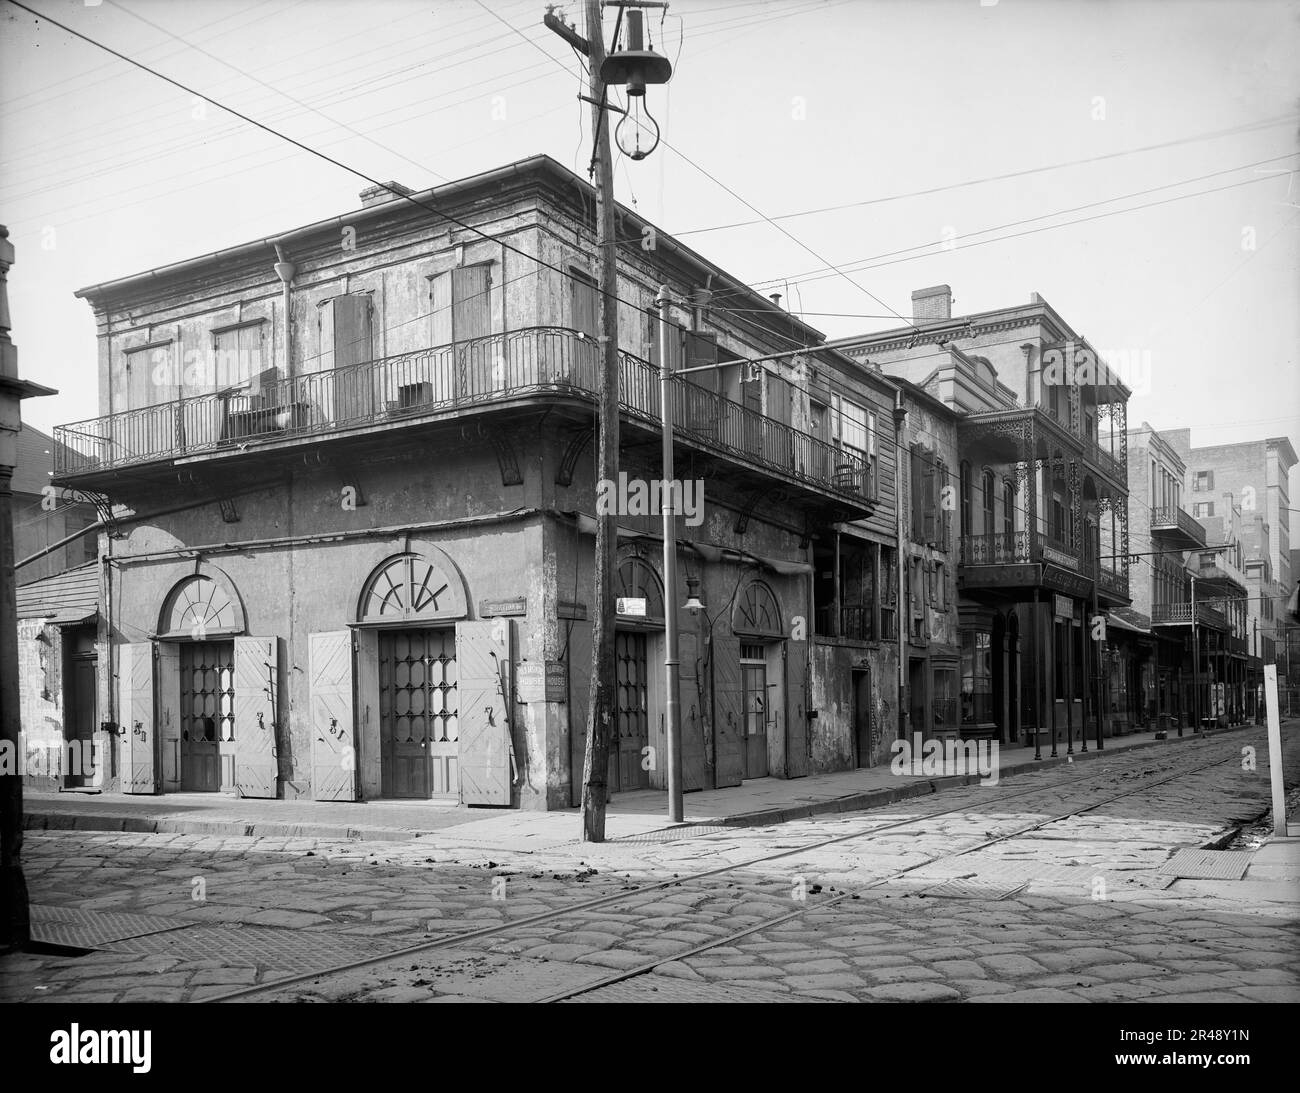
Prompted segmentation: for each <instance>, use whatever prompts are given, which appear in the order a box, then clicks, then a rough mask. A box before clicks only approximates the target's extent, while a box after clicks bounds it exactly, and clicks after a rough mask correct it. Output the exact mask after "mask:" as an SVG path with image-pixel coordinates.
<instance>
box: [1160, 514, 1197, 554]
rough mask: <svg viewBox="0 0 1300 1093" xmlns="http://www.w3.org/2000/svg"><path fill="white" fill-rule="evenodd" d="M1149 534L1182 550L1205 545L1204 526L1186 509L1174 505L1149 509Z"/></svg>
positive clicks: (1194, 548)
mask: <svg viewBox="0 0 1300 1093" xmlns="http://www.w3.org/2000/svg"><path fill="white" fill-rule="evenodd" d="M1151 534H1152V535H1154V536H1158V537H1159V538H1161V539H1164V540H1165V541H1167V542H1169V543H1171V544H1172V545H1173V546H1174V547H1176V548H1179V549H1182V550H1196V549H1199V548H1200V547H1203V546H1205V528H1204V527H1203V526H1202V525H1201V522H1200V521H1199V520H1197V519H1196V518H1195V517H1193V516H1192V514H1191V513H1189V512H1188V511H1187V510H1186V509H1183V508H1179V507H1176V506H1173V507H1169V508H1158V509H1152V510H1151Z"/></svg>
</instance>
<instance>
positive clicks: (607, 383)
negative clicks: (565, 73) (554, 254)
mask: <svg viewBox="0 0 1300 1093" xmlns="http://www.w3.org/2000/svg"><path fill="white" fill-rule="evenodd" d="M585 10H586V19H587V37H586V38H585V39H582V38H580V37H579V36H578V35H577V34H575V33H574V32H573V31H571V30H569V28H567V27H565V25H564V24H563V23H561V22H560V20H559V19H558V18H557V17H556V16H554V15H552V14H551V13H549V12H548V13H547V15H546V19H545V23H546V25H547V26H548V27H550V28H551V29H552V30H554V31H555V32H556V33H557V34H559V35H560V36H561V37H562V38H564V39H565V40H566V41H569V42H571V43H572V44H574V45H575V46H576V47H577V48H579V49H581V50H582V51H583V52H584V53H586V54H587V57H588V58H589V71H590V80H589V83H588V87H589V90H590V91H591V99H592V107H591V120H592V124H591V130H592V133H593V135H594V139H595V142H596V156H595V160H596V178H595V183H596V251H597V254H596V261H597V263H598V266H599V270H600V277H599V285H600V367H599V369H598V370H597V373H596V422H597V442H596V443H597V448H596V480H597V482H598V483H599V482H614V481H616V480H617V479H618V429H619V420H618V266H617V261H616V256H615V254H614V159H613V156H612V154H611V153H610V148H609V115H608V114H607V113H606V110H605V80H604V78H603V77H602V75H601V66H602V65H603V64H604V63H605V30H604V27H603V25H602V23H601V16H600V0H586V4H585ZM557 24H558V27H565V30H566V31H568V33H565V32H564V31H561V30H559V29H558V27H557ZM575 39H576V41H575ZM584 47H585V48H584ZM616 521H617V515H616V514H615V513H614V512H609V511H601V510H597V512H596V574H595V576H596V591H595V597H594V598H595V605H594V607H595V611H594V612H593V614H594V616H595V617H594V619H593V620H592V630H591V687H590V691H589V699H588V703H587V748H586V754H585V755H584V758H583V768H582V838H583V841H584V842H593V843H600V842H604V841H605V805H606V803H607V801H608V797H609V786H608V780H609V747H610V736H611V734H612V733H613V732H614V731H615V730H616V728H617V725H618V702H617V699H618V691H617V686H616V684H615V679H614V625H615V618H616V616H615V612H614V576H615V567H616V565H617V550H618V533H617V523H616Z"/></svg>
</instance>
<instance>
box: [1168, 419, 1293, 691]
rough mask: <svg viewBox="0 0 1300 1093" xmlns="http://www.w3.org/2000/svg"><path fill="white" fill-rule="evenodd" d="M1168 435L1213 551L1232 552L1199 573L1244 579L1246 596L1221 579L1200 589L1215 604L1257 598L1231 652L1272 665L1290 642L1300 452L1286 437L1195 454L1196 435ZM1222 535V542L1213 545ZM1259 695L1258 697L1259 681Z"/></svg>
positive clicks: (1205, 562)
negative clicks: (1221, 599) (1287, 624)
mask: <svg viewBox="0 0 1300 1093" xmlns="http://www.w3.org/2000/svg"><path fill="white" fill-rule="evenodd" d="M1162 435H1163V436H1164V437H1165V439H1166V440H1167V441H1168V442H1169V444H1170V445H1171V446H1172V447H1173V448H1174V449H1175V450H1176V451H1177V452H1178V454H1179V456H1180V458H1181V459H1182V460H1183V462H1184V464H1185V465H1186V468H1187V469H1186V476H1185V479H1184V483H1183V488H1184V496H1185V498H1186V502H1187V504H1188V505H1189V507H1190V509H1191V512H1192V515H1193V516H1194V517H1196V518H1197V519H1198V520H1200V521H1202V522H1203V523H1205V524H1206V527H1207V529H1209V530H1210V532H1211V534H1210V538H1211V540H1212V541H1211V542H1210V543H1209V544H1208V545H1209V546H1211V547H1223V548H1224V550H1223V552H1222V554H1220V555H1219V559H1218V561H1217V562H1213V561H1211V560H1210V559H1209V558H1208V557H1204V556H1203V557H1202V558H1201V559H1200V563H1201V564H1200V566H1196V565H1195V564H1193V567H1192V572H1194V573H1195V572H1197V570H1198V569H1204V570H1206V571H1208V572H1209V573H1211V574H1213V575H1215V576H1217V575H1218V574H1224V573H1232V572H1233V570H1234V569H1236V570H1239V571H1244V572H1243V576H1244V578H1245V579H1244V580H1243V581H1241V584H1240V589H1239V588H1238V585H1237V582H1235V581H1230V582H1227V583H1224V582H1222V581H1217V580H1213V579H1212V580H1211V581H1210V583H1209V584H1208V585H1201V584H1199V583H1198V588H1201V587H1203V588H1204V589H1205V591H1206V592H1208V593H1209V594H1210V596H1211V598H1215V593H1218V592H1222V593H1224V594H1225V595H1228V596H1236V595H1249V596H1250V599H1248V601H1247V605H1246V612H1247V615H1246V620H1245V624H1244V625H1243V626H1242V628H1241V630H1240V632H1239V633H1237V634H1235V635H1233V636H1232V640H1231V641H1229V643H1228V644H1229V646H1230V648H1231V649H1240V650H1242V652H1243V655H1244V654H1245V653H1246V651H1248V652H1249V655H1252V656H1258V657H1260V658H1261V663H1265V662H1267V655H1268V654H1269V653H1270V652H1272V653H1273V654H1274V655H1276V642H1277V640H1278V639H1279V638H1281V637H1282V636H1283V635H1282V634H1281V633H1280V632H1279V631H1278V627H1279V626H1281V625H1284V624H1283V623H1281V622H1280V621H1279V620H1280V619H1281V618H1282V617H1283V616H1284V614H1285V608H1286V600H1287V597H1288V596H1289V595H1290V591H1291V589H1292V588H1293V587H1294V579H1295V576H1294V574H1293V571H1292V567H1291V508H1290V506H1291V500H1290V490H1289V486H1288V481H1289V475H1290V472H1291V468H1292V467H1294V466H1295V464H1296V462H1297V457H1296V453H1295V449H1294V448H1293V447H1292V444H1291V441H1290V440H1288V439H1287V438H1286V437H1267V438H1265V439H1263V440H1250V441H1242V442H1240V443H1236V444H1215V445H1207V446H1204V447H1193V446H1192V442H1191V430H1190V429H1171V430H1167V431H1165V432H1164V433H1162ZM1216 533H1217V534H1219V535H1221V536H1223V539H1222V540H1221V541H1218V542H1215V541H1213V539H1214V534H1216ZM1238 548H1240V549H1238ZM1193 562H1194V563H1195V559H1194V560H1193ZM1256 597H1257V598H1256ZM1265 638H1269V639H1273V641H1274V643H1275V644H1274V646H1273V649H1272V650H1270V649H1269V648H1268V647H1267V646H1264V645H1263V644H1262V642H1263V641H1264V639H1265ZM1229 655H1231V654H1229ZM1219 659H1220V661H1221V660H1222V657H1220V658H1219ZM1217 682H1222V681H1221V680H1216V684H1217ZM1253 689H1254V690H1255V691H1256V694H1258V681H1257V680H1256V681H1255V685H1254V687H1253Z"/></svg>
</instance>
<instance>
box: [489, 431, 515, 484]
mask: <svg viewBox="0 0 1300 1093" xmlns="http://www.w3.org/2000/svg"><path fill="white" fill-rule="evenodd" d="M479 435H480V436H482V437H483V438H484V439H486V440H487V441H489V442H490V443H491V445H492V450H493V451H494V452H496V457H497V467H498V468H499V469H500V471H501V485H503V486H520V485H523V481H524V475H523V472H522V471H521V470H520V469H519V458H518V456H517V455H516V454H515V446H514V442H513V441H512V440H511V439H510V438H509V437H508V436H503V435H502V434H501V433H500V432H499V431H497V430H495V429H484V428H483V427H482V426H480V427H479Z"/></svg>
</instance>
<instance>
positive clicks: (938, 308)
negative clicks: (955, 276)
mask: <svg viewBox="0 0 1300 1093" xmlns="http://www.w3.org/2000/svg"><path fill="white" fill-rule="evenodd" d="M912 318H913V319H927V320H929V319H951V318H952V289H951V288H949V287H948V286H947V285H932V286H931V287H930V288H918V289H916V290H915V291H914V292H913V293H912Z"/></svg>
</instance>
